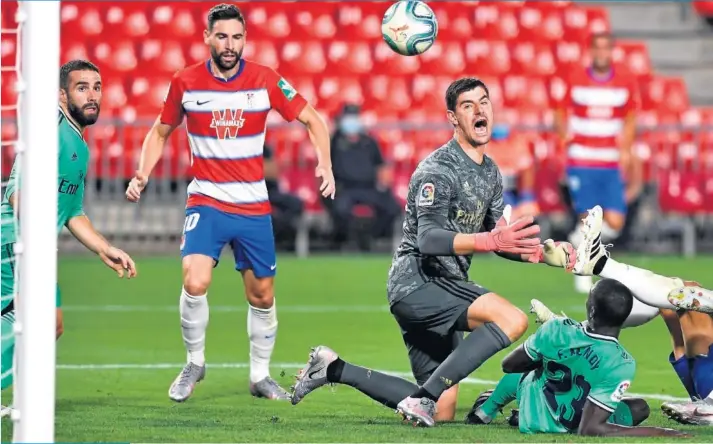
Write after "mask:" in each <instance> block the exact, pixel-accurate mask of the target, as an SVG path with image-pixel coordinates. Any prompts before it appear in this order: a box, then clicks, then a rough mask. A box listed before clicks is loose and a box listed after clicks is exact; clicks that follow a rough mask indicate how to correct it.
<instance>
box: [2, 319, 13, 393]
mask: <svg viewBox="0 0 713 444" xmlns="http://www.w3.org/2000/svg"><path fill="white" fill-rule="evenodd" d="M1 322H2V324H1V327H2V328H0V330H1V332H2V341H1V342H2V362H0V364H1V365H2V368H0V370H2V381H0V388H1V389H3V390H4V389H5V388H7V387H10V386H11V385H12V376H13V371H12V368H13V362H12V361H13V359H14V357H15V334H14V333H13V331H12V327H13V325H14V324H15V310H10V311H8V312H7V313H5V314H3V315H2V321H1Z"/></svg>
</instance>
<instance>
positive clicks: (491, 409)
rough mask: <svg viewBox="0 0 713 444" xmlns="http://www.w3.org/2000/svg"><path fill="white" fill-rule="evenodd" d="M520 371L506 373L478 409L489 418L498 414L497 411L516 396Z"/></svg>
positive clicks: (520, 375)
mask: <svg viewBox="0 0 713 444" xmlns="http://www.w3.org/2000/svg"><path fill="white" fill-rule="evenodd" d="M521 377H522V373H508V374H506V375H505V376H503V378H502V379H501V380H500V382H498V385H497V386H495V390H494V391H493V394H492V395H490V398H488V400H487V401H485V402H484V403H483V405H481V406H480V410H481V411H482V412H483V413H485V414H486V415H487V416H488V417H489V418H490V419H491V420H492V419H493V418H495V417H496V416H497V415H498V411H500V409H502V408H503V407H505V406H506V405H508V404H509V403H511V402H512V401H514V400H515V398H516V397H517V386H518V384H519V383H520V378H521Z"/></svg>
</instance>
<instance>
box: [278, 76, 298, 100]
mask: <svg viewBox="0 0 713 444" xmlns="http://www.w3.org/2000/svg"><path fill="white" fill-rule="evenodd" d="M277 86H279V87H280V89H281V90H282V94H284V95H285V97H287V100H292V99H294V98H295V96H296V95H297V90H296V89H294V88H293V87H292V85H290V84H289V83H287V80H285V79H280V81H279V82H277Z"/></svg>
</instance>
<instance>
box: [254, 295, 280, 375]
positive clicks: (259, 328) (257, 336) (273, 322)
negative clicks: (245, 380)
mask: <svg viewBox="0 0 713 444" xmlns="http://www.w3.org/2000/svg"><path fill="white" fill-rule="evenodd" d="M248 306H249V310H248V337H249V338H250V382H259V381H260V380H262V379H264V378H266V377H268V376H270V357H271V356H272V350H273V349H274V348H275V338H276V336H277V310H276V307H275V302H273V303H272V307H270V308H256V307H253V306H252V305H250V304H248Z"/></svg>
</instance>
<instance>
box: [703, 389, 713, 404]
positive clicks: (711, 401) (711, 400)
mask: <svg viewBox="0 0 713 444" xmlns="http://www.w3.org/2000/svg"><path fill="white" fill-rule="evenodd" d="M703 401H704V402H705V403H706V404H710V405H713V392H710V393H708V396H706V399H704V400H703Z"/></svg>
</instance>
